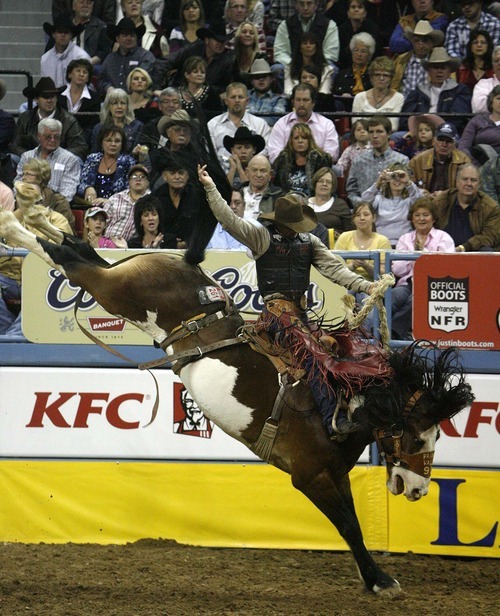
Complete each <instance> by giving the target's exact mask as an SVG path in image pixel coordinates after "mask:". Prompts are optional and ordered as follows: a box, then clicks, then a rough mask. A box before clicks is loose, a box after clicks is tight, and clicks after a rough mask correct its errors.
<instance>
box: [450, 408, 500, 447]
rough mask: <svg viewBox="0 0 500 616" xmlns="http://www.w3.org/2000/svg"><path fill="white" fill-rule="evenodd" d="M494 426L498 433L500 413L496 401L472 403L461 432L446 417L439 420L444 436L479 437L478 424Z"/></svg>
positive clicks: (499, 431)
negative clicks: (443, 419)
mask: <svg viewBox="0 0 500 616" xmlns="http://www.w3.org/2000/svg"><path fill="white" fill-rule="evenodd" d="M481 424H482V425H484V426H486V425H488V426H494V427H495V428H496V431H497V432H498V433H500V414H499V413H498V402H478V401H477V400H476V402H473V403H472V406H471V407H470V409H469V415H468V417H467V423H466V424H465V429H464V432H463V434H460V432H458V430H457V429H456V427H455V426H454V425H453V423H452V422H451V421H450V420H449V419H446V420H445V421H443V422H441V429H442V431H443V433H444V434H446V436H450V437H452V438H460V437H462V438H479V431H480V429H481V428H480V426H481Z"/></svg>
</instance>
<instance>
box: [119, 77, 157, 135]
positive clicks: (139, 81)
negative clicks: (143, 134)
mask: <svg viewBox="0 0 500 616" xmlns="http://www.w3.org/2000/svg"><path fill="white" fill-rule="evenodd" d="M126 83H127V90H128V97H129V100H130V107H131V109H132V110H133V112H134V115H135V117H136V118H137V120H140V121H141V122H143V123H144V124H145V123H146V122H149V120H153V119H154V118H159V117H160V116H161V111H160V108H159V106H158V103H157V102H156V101H155V100H154V94H153V80H152V79H151V77H150V75H149V73H148V72H147V71H145V70H144V69H143V68H139V67H138V68H134V69H132V70H131V71H130V73H129V74H128V77H127V82H126Z"/></svg>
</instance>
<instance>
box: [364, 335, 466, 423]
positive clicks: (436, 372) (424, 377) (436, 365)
mask: <svg viewBox="0 0 500 616" xmlns="http://www.w3.org/2000/svg"><path fill="white" fill-rule="evenodd" d="M389 363H390V365H391V368H392V369H393V371H394V377H393V379H392V380H391V381H390V383H389V384H388V385H386V386H370V387H368V388H367V390H366V391H365V392H364V393H365V403H364V407H365V408H366V410H367V411H368V414H369V420H370V423H371V424H372V425H373V426H379V427H380V426H385V425H394V424H395V425H402V424H404V418H403V409H404V407H405V405H406V403H407V402H408V399H409V397H410V396H411V395H412V394H413V393H415V392H417V391H423V396H422V397H421V398H420V401H419V405H420V404H421V405H425V415H426V417H427V418H428V419H430V420H431V421H432V422H433V423H436V424H437V423H439V422H440V421H443V420H444V419H449V418H451V417H453V416H454V415H456V414H457V413H459V412H460V411H461V410H462V409H463V408H465V407H466V406H469V405H470V404H472V402H473V400H474V395H473V394H472V390H471V386H470V385H469V384H468V383H466V381H465V374H464V370H463V367H462V365H461V363H460V356H459V353H458V351H457V349H456V348H454V347H450V348H448V349H446V350H444V351H441V350H440V349H438V347H437V346H436V345H434V344H432V343H430V342H428V341H424V340H417V341H416V342H414V343H413V344H411V345H410V346H409V347H406V348H404V349H402V350H399V351H396V352H394V353H391V355H390V357H389Z"/></svg>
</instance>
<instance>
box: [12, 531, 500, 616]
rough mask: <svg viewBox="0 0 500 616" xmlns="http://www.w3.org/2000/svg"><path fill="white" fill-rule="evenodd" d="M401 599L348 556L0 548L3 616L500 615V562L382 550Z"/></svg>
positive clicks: (169, 545)
mask: <svg viewBox="0 0 500 616" xmlns="http://www.w3.org/2000/svg"><path fill="white" fill-rule="evenodd" d="M376 559H377V560H378V562H379V563H381V564H382V566H383V567H384V568H385V570H386V571H387V572H388V573H390V574H391V575H393V576H394V577H396V579H398V580H399V582H400V583H401V585H402V587H403V590H404V593H403V594H402V595H400V596H399V597H398V598H396V599H380V598H378V597H375V596H373V595H371V594H368V593H366V592H363V591H362V587H361V585H360V582H359V580H358V578H357V575H356V570H355V566H354V561H353V560H352V558H351V556H350V554H348V553H338V552H305V551H277V550H253V549H247V550H243V549H214V548H199V547H191V546H183V545H178V544H176V543H174V542H172V541H162V540H159V541H153V540H143V541H139V542H137V543H134V544H128V545H124V546H114V545H113V546H96V545H75V544H66V545H44V544H42V545H24V544H3V545H0V562H1V568H0V614H1V615H2V616H20V615H21V614H23V615H26V614H32V615H33V616H97V615H102V616H177V615H179V616H181V615H182V616H184V615H186V616H198V615H201V614H214V615H221V616H222V615H224V616H229V615H238V616H240V615H241V616H274V615H279V616H281V615H283V616H303V615H304V616H306V615H307V616H323V615H325V616H326V615H329V616H344V615H346V616H364V615H370V616H379V615H382V614H383V615H386V614H392V615H394V616H399V615H404V616H413V615H418V616H431V615H432V616H436V615H439V616H471V615H472V616H490V615H491V616H493V615H494V616H498V614H500V584H499V581H500V580H499V563H498V561H496V560H491V559H455V558H441V557H437V556H418V555H414V554H405V555H387V554H376Z"/></svg>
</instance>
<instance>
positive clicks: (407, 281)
mask: <svg viewBox="0 0 500 616" xmlns="http://www.w3.org/2000/svg"><path fill="white" fill-rule="evenodd" d="M436 219H437V210H436V206H435V204H434V203H433V201H432V199H430V198H429V197H424V198H421V199H417V200H416V201H415V202H414V203H413V204H412V205H411V207H410V210H409V212H408V220H409V221H410V223H411V227H412V231H409V232H408V233H405V234H403V235H402V236H401V237H400V238H399V240H398V243H397V245H396V250H398V251H404V252H416V251H417V252H420V251H422V252H455V243H454V241H453V239H452V238H451V237H450V236H449V235H448V233H446V232H445V231H441V230H440V229H436V228H435V227H434V224H435V222H436ZM414 267H415V261H394V262H393V264H392V272H393V274H394V275H395V276H396V277H397V283H396V286H395V287H394V289H393V290H392V336H393V338H395V339H396V340H412V337H411V331H412V323H411V321H412V319H411V317H412V296H413V269H414Z"/></svg>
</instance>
